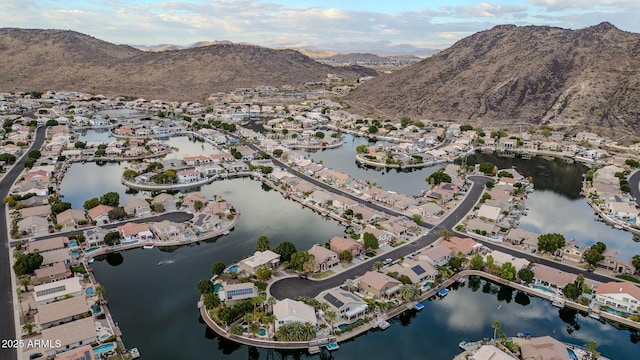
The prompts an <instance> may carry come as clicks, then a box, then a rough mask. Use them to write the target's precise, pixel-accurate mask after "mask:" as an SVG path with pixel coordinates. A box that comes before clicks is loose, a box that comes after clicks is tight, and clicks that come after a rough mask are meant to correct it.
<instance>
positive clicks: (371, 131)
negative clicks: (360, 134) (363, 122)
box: [368, 125, 378, 134]
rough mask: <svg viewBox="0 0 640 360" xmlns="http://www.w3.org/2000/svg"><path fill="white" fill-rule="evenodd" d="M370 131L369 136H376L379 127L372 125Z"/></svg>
mask: <svg viewBox="0 0 640 360" xmlns="http://www.w3.org/2000/svg"><path fill="white" fill-rule="evenodd" d="M368 131H369V134H375V133H377V132H378V127H377V126H375V125H370V126H369V129H368Z"/></svg>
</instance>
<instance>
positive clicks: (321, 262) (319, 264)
mask: <svg viewBox="0 0 640 360" xmlns="http://www.w3.org/2000/svg"><path fill="white" fill-rule="evenodd" d="M307 252H308V253H309V254H311V255H313V256H314V258H315V264H316V266H315V268H314V270H313V272H321V271H326V270H329V269H330V268H332V267H334V266H335V265H337V264H338V263H339V262H340V259H338V254H336V253H335V252H333V251H331V250H329V249H327V248H325V247H324V246H321V245H317V244H316V245H313V246H312V247H311V249H309V250H307Z"/></svg>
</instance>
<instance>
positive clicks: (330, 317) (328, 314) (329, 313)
mask: <svg viewBox="0 0 640 360" xmlns="http://www.w3.org/2000/svg"><path fill="white" fill-rule="evenodd" d="M324 316H325V318H327V320H329V327H330V328H331V333H332V334H333V323H334V322H335V321H336V319H337V318H338V314H337V313H336V312H335V311H334V310H327V311H326V312H325V313H324Z"/></svg>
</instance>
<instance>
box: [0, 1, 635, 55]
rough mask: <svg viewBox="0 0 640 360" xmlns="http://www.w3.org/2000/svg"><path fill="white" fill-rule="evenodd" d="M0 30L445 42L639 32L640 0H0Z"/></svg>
mask: <svg viewBox="0 0 640 360" xmlns="http://www.w3.org/2000/svg"><path fill="white" fill-rule="evenodd" d="M0 14H2V16H1V17H0V27H17V28H37V29H65V30H74V31H78V32H81V33H84V34H87V35H91V36H93V37H96V38H98V39H101V40H105V41H108V42H111V43H116V44H129V45H157V44H174V45H181V46H187V45H191V44H193V43H195V42H197V41H213V40H229V41H232V42H245V43H251V44H256V45H261V46H267V47H308V48H316V49H326V50H330V49H334V50H339V51H345V50H348V49H353V50H354V51H362V50H363V49H367V48H369V49H376V48H380V49H392V48H395V49H400V50H401V49H414V48H420V49H427V48H431V49H444V48H446V47H448V46H450V45H452V44H453V43H454V42H455V41H457V40H460V39H462V38H464V37H466V36H469V35H471V34H473V33H475V32H478V31H482V30H487V29H490V28H491V27H493V26H495V25H499V24H515V25H522V26H524V25H548V26H557V27H562V28H570V29H580V28H585V27H588V26H592V25H597V24H599V23H601V22H603V21H608V22H610V23H612V24H613V25H615V26H616V27H618V28H620V29H621V30H625V31H631V32H640V21H638V20H637V19H638V17H639V16H640V0H498V1H474V0H449V1H441V0H437V1H433V0H431V1H427V0H306V1H304V0H260V1H250V0H187V1H168V0H2V1H0Z"/></svg>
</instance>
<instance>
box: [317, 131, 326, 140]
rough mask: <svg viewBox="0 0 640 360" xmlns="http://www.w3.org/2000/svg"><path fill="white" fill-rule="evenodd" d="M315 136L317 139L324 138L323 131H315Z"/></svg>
mask: <svg viewBox="0 0 640 360" xmlns="http://www.w3.org/2000/svg"><path fill="white" fill-rule="evenodd" d="M315 136H316V137H317V138H318V139H324V133H323V132H322V131H316V134H315Z"/></svg>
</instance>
